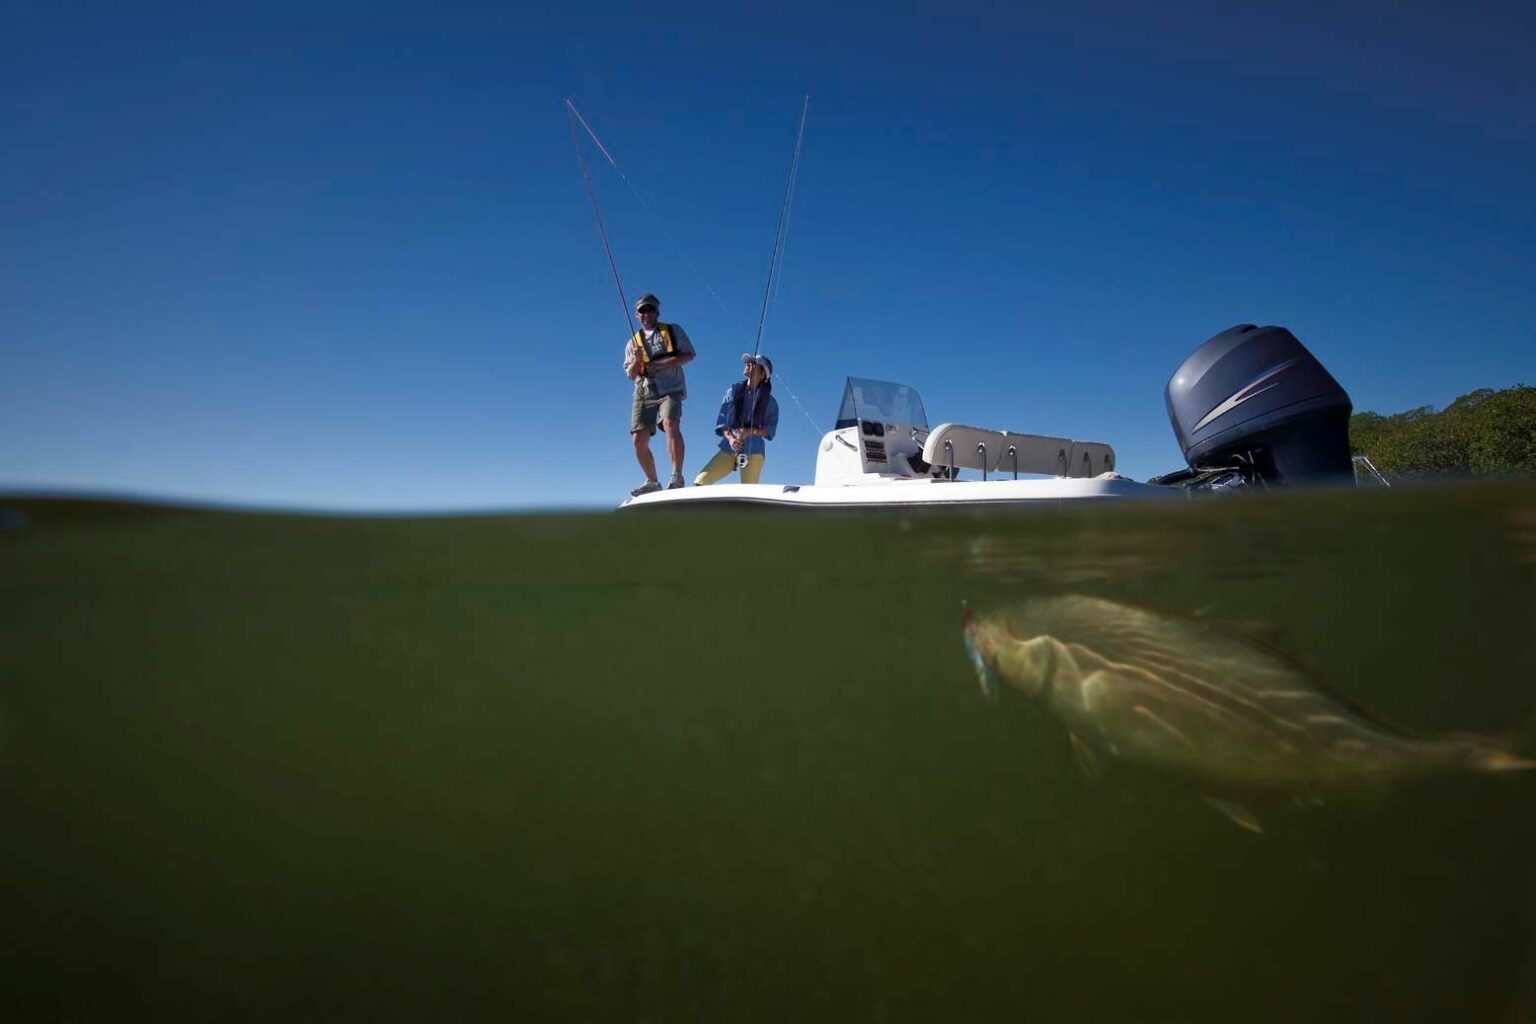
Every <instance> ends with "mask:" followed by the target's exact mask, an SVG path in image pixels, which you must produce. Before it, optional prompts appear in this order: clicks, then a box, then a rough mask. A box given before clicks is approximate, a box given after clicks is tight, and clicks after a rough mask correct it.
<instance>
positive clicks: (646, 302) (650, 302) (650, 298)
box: [635, 292, 661, 313]
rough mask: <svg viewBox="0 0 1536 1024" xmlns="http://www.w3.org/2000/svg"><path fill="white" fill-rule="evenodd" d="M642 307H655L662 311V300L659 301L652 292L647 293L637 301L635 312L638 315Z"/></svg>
mask: <svg viewBox="0 0 1536 1024" xmlns="http://www.w3.org/2000/svg"><path fill="white" fill-rule="evenodd" d="M641 306H655V307H656V308H657V309H660V308H661V300H660V299H658V298H657V297H656V296H654V295H652V294H651V293H650V292H646V293H645V294H644V295H642V296H640V297H639V298H638V299H636V300H635V312H636V313H638V312H640V307H641Z"/></svg>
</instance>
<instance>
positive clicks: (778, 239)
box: [752, 96, 811, 356]
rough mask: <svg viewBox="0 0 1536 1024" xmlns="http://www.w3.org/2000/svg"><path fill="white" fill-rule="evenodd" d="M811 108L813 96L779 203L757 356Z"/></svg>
mask: <svg viewBox="0 0 1536 1024" xmlns="http://www.w3.org/2000/svg"><path fill="white" fill-rule="evenodd" d="M810 109H811V98H810V97H809V96H807V97H806V98H805V104H804V105H803V106H802V107H801V108H800V130H799V132H797V133H796V135H795V155H794V157H793V158H792V159H791V160H790V162H789V178H788V179H787V180H786V181H785V182H784V199H783V201H782V202H781V203H780V204H779V227H778V230H777V231H776V232H774V235H773V255H772V256H770V257H769V258H768V282H767V284H766V285H764V287H763V311H762V313H761V314H759V315H758V318H757V340H756V341H755V342H753V344H752V354H753V355H754V356H756V355H757V354H758V352H759V351H761V349H762V347H763V325H764V324H766V323H767V322H768V300H769V299H770V298H771V297H772V296H773V282H774V278H775V276H776V275H777V274H778V268H779V266H780V255H781V249H782V243H783V241H784V228H785V226H786V225H787V224H788V223H789V205H790V203H791V201H792V200H793V198H794V194H795V175H796V173H797V172H798V171H799V170H800V146H801V143H803V142H804V141H805V115H806V113H807V112H809V111H810Z"/></svg>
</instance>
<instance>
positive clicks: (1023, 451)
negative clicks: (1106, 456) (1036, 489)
mask: <svg viewBox="0 0 1536 1024" xmlns="http://www.w3.org/2000/svg"><path fill="white" fill-rule="evenodd" d="M1003 437H1004V438H1005V439H1006V440H1007V444H1005V445H1004V446H1003V458H1002V461H1001V462H1000V463H998V467H997V468H998V471H999V472H1002V473H1014V472H1019V473H1044V474H1047V475H1049V476H1066V475H1067V467H1068V466H1070V465H1071V464H1072V439H1071V438H1068V437H1047V436H1045V435H1044V434H1015V433H1013V432H1012V431H1005V432H1004V434H1003Z"/></svg>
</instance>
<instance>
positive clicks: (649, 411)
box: [629, 389, 683, 436]
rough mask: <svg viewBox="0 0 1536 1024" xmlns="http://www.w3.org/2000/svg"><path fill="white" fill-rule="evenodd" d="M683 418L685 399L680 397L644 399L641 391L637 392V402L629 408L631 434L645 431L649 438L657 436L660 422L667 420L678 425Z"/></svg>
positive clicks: (664, 396)
mask: <svg viewBox="0 0 1536 1024" xmlns="http://www.w3.org/2000/svg"><path fill="white" fill-rule="evenodd" d="M682 418H683V399H682V397H681V396H680V395H662V396H661V397H660V398H646V397H643V396H642V395H641V394H640V392H639V390H638V389H637V390H636V391H635V400H634V402H633V403H631V405H630V408H629V432H630V433H631V434H638V433H640V431H642V430H643V431H645V432H646V434H647V435H649V436H655V434H656V423H657V421H658V420H666V421H668V422H670V423H677V422H679V421H681V420H682Z"/></svg>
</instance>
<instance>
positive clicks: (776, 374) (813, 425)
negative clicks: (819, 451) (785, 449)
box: [774, 372, 826, 434]
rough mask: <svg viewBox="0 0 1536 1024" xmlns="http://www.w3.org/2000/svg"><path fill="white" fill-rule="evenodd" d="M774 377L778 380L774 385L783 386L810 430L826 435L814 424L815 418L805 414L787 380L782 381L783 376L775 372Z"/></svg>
mask: <svg viewBox="0 0 1536 1024" xmlns="http://www.w3.org/2000/svg"><path fill="white" fill-rule="evenodd" d="M774 376H775V377H777V378H779V379H778V380H777V381H776V382H775V383H776V384H782V385H783V386H784V390H785V391H788V392H789V397H790V398H793V399H794V400H795V405H797V406H799V408H800V411H801V412H803V413H805V418H806V419H808V420H810V421H811V428H812V429H814V430H815V431H816V433H817V434H824V433H826V431H824V430H822V429H821V424H819V423H817V422H816V418H815V417H814V416H812V415H811V414H810V413H809V412H806V410H805V406H803V405H801V404H800V399H799V397H798V396H797V395H796V394H795V393H794V391H792V390H791V389H790V386H789V382H788V381H787V380H784V379H783V377H784V375H783V374H782V373H777V372H776V373H775V374H774Z"/></svg>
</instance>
